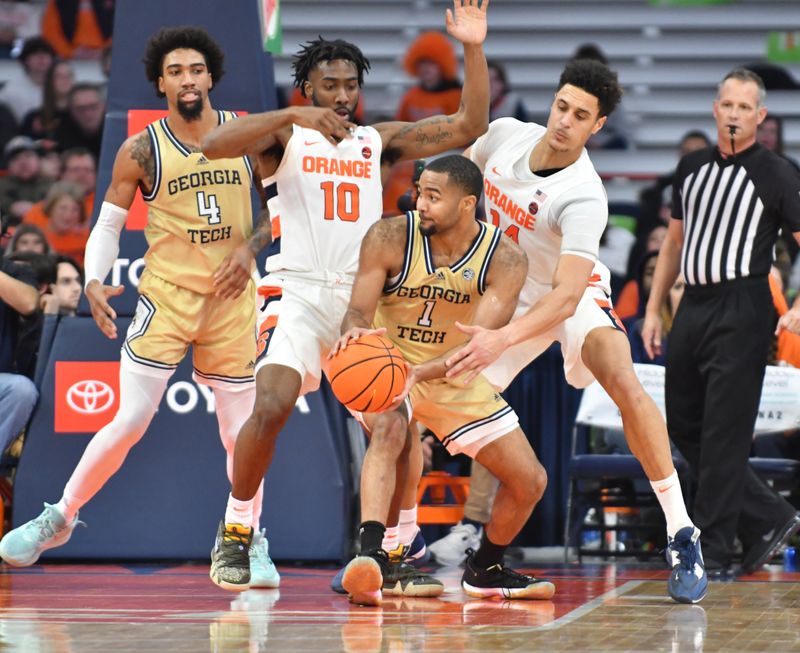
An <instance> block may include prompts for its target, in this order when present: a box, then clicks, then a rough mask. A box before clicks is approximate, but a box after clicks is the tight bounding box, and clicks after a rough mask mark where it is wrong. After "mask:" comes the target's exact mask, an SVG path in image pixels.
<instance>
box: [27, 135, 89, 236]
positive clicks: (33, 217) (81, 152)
mask: <svg viewBox="0 0 800 653" xmlns="http://www.w3.org/2000/svg"><path fill="white" fill-rule="evenodd" d="M60 163H61V178H60V179H59V181H60V182H65V183H67V184H70V185H71V186H70V187H68V188H67V187H64V188H66V190H68V191H70V192H72V191H76V190H77V191H78V192H79V195H80V198H81V199H82V201H83V213H84V215H85V216H86V217H87V218H89V217H90V216H91V215H92V209H93V207H94V191H95V186H96V183H97V165H96V164H95V159H94V156H93V155H92V153H91V152H90V151H89V150H87V149H86V148H85V147H75V148H72V149H71V150H67V151H66V152H64V153H63V154H61V158H60ZM59 188H62V186H59ZM44 204H45V203H44V201H42V202H37V203H36V204H34V205H33V206H32V207H31V209H30V210H29V211H28V212H27V213H26V214H25V217H24V218H23V222H24V223H25V224H35V225H37V226H39V227H41V228H42V229H45V228H46V227H47V216H46V215H45V213H44Z"/></svg>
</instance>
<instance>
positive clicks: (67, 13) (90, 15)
mask: <svg viewBox="0 0 800 653" xmlns="http://www.w3.org/2000/svg"><path fill="white" fill-rule="evenodd" d="M113 29H114V0H49V1H48V3H47V7H45V10H44V15H43V16H42V36H44V38H45V39H47V41H48V42H49V43H50V45H52V46H53V48H55V50H56V52H58V55H59V56H60V57H62V58H64V59H100V57H101V56H102V54H103V50H104V48H106V47H107V46H108V45H110V43H111V34H112V32H113Z"/></svg>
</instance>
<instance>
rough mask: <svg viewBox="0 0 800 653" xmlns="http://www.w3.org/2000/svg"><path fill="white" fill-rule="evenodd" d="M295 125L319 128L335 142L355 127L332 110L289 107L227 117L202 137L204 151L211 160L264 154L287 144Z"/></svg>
mask: <svg viewBox="0 0 800 653" xmlns="http://www.w3.org/2000/svg"><path fill="white" fill-rule="evenodd" d="M293 124H297V125H300V126H301V127H307V128H308V129H316V130H317V131H318V132H320V133H321V134H322V135H323V136H325V138H327V139H328V140H329V141H330V142H331V143H333V144H334V145H336V144H337V143H338V142H339V141H341V140H342V139H343V138H345V137H346V136H347V134H348V131H347V130H348V129H350V128H352V127H354V126H355V125H353V124H352V123H350V122H347V121H346V120H343V119H342V118H340V117H339V116H338V115H337V114H336V112H335V111H333V109H323V108H322V107H287V108H286V109H279V110H278V111H266V112H264V113H253V114H250V115H249V116H242V117H241V118H237V119H236V120H228V121H226V122H224V123H223V124H221V125H220V126H219V127H217V128H215V129H214V130H213V131H212V132H211V133H210V134H208V135H207V136H206V137H205V138H204V139H203V154H205V155H206V156H207V157H208V158H209V159H231V158H235V157H238V156H244V155H245V154H253V155H256V154H261V153H262V152H264V151H266V150H269V149H270V148H272V147H273V146H275V145H276V144H280V145H285V144H286V143H285V141H286V140H288V137H287V136H286V134H282V132H286V131H287V130H289V132H288V133H290V132H291V129H290V128H291V126H292V125H293Z"/></svg>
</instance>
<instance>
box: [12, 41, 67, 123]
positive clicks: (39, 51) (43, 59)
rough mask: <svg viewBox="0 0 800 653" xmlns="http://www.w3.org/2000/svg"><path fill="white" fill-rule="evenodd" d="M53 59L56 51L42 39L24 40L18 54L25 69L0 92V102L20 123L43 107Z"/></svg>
mask: <svg viewBox="0 0 800 653" xmlns="http://www.w3.org/2000/svg"><path fill="white" fill-rule="evenodd" d="M54 58H55V56H54V52H53V48H51V47H50V46H49V45H48V44H47V41H45V40H44V39H42V38H41V37H38V36H34V37H31V38H29V39H26V40H25V43H24V45H23V46H22V50H21V51H20V54H19V62H20V64H21V66H22V70H21V71H19V74H18V75H16V76H14V77H13V78H11V79H9V80H8V81H6V84H5V86H3V88H2V89H1V90H0V103H2V104H4V105H5V106H7V107H8V108H9V109H10V110H11V112H12V113H13V114H14V118H15V119H16V121H17V123H21V122H22V120H23V119H24V118H25V116H26V115H27V114H28V112H29V111H33V110H34V109H36V108H38V107H40V106H41V104H42V92H43V89H44V80H45V77H46V75H47V71H48V70H49V69H50V66H51V65H52V64H53V59H54Z"/></svg>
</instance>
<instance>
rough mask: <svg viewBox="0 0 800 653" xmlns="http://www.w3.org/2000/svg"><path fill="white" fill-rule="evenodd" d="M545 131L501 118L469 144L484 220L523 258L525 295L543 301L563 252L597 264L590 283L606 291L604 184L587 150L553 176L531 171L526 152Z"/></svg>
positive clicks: (608, 278)
mask: <svg viewBox="0 0 800 653" xmlns="http://www.w3.org/2000/svg"><path fill="white" fill-rule="evenodd" d="M545 132H546V129H545V127H543V126H541V125H537V124H535V123H524V122H520V121H519V120H516V119H514V118H501V119H499V120H495V121H494V122H492V123H491V124H490V125H489V131H487V132H486V133H485V134H484V135H483V136H481V137H480V138H479V139H478V140H477V141H476V142H475V144H474V145H473V146H472V150H471V158H472V160H473V161H474V162H475V163H476V164H477V165H478V167H479V168H480V169H481V171H482V172H483V175H484V189H483V190H484V195H485V203H486V219H487V220H489V221H490V222H492V223H493V224H495V225H496V226H498V227H500V228H501V229H502V230H503V232H504V233H506V234H507V235H508V236H510V237H511V238H513V239H514V240H515V241H516V242H518V243H519V245H520V246H521V247H522V248H523V249H524V250H525V253H526V254H527V255H528V279H527V281H526V284H525V289H524V290H523V295H531V294H533V295H539V296H540V295H541V294H542V293H543V292H546V291H547V290H548V289H549V288H551V287H552V280H553V273H554V272H555V269H556V265H557V264H558V258H559V256H561V254H576V255H578V256H583V257H585V258H588V259H590V260H592V261H594V262H595V268H594V270H593V274H592V278H591V284H592V285H597V286H599V287H601V288H603V289H604V290H605V291H606V292H610V287H609V283H610V274H609V272H608V269H607V268H606V266H605V265H603V264H602V263H600V262H599V261H598V260H597V254H598V249H599V246H600V237H601V236H602V234H603V230H604V229H605V226H606V222H608V200H607V199H606V193H605V189H604V188H603V184H602V181H601V180H600V177H599V176H598V174H597V172H596V171H595V169H594V166H593V165H592V162H591V160H590V159H589V155H588V153H587V152H586V150H585V149H584V150H583V151H582V152H581V155H580V157H578V160H577V161H575V163H573V164H571V165H569V166H567V167H566V168H563V169H562V170H560V171H558V172H555V173H553V174H551V175H548V176H544V177H541V176H539V175H536V174H534V173H533V172H531V170H530V165H529V160H530V156H531V152H532V151H533V148H534V147H535V146H536V144H537V143H538V142H539V141H540V140H541V139H542V137H543V136H544V134H545ZM531 299H533V298H532V297H531Z"/></svg>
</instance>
